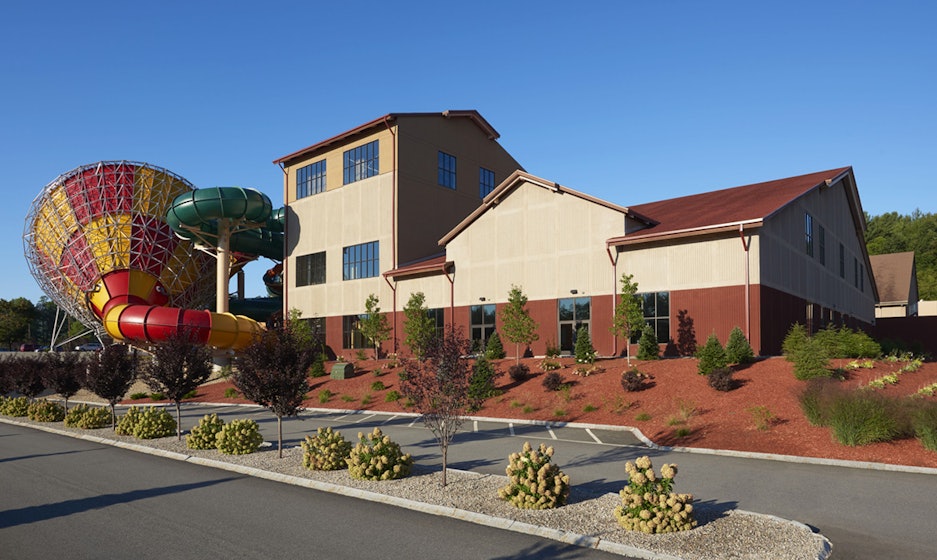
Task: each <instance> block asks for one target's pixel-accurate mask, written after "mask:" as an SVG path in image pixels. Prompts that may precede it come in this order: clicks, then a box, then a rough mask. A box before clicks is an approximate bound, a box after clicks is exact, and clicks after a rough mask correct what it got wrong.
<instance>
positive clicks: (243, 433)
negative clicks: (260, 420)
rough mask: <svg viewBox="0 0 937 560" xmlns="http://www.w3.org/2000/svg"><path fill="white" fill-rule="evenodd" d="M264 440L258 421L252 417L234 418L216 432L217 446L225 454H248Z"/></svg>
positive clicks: (255, 449)
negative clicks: (251, 418)
mask: <svg viewBox="0 0 937 560" xmlns="http://www.w3.org/2000/svg"><path fill="white" fill-rule="evenodd" d="M263 442H264V438H263V436H261V435H260V427H259V426H258V425H257V422H254V421H253V420H250V419H237V420H232V421H230V422H228V423H227V424H225V425H224V426H222V428H221V431H219V432H218V433H217V434H215V446H216V447H217V448H218V451H220V452H222V453H224V454H225V455H247V454H248V453H253V452H254V451H257V450H258V449H259V448H260V444H262V443H263Z"/></svg>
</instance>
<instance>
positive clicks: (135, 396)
mask: <svg viewBox="0 0 937 560" xmlns="http://www.w3.org/2000/svg"><path fill="white" fill-rule="evenodd" d="M147 397H149V395H148V394H146V393H131V395H130V400H132V401H138V400H140V399H145V398H147Z"/></svg>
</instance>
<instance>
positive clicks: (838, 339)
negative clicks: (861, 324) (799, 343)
mask: <svg viewBox="0 0 937 560" xmlns="http://www.w3.org/2000/svg"><path fill="white" fill-rule="evenodd" d="M814 338H816V339H817V340H819V341H820V344H821V345H822V346H823V348H824V349H825V350H826V353H827V356H829V357H830V358H877V357H878V356H879V355H880V354H881V353H882V347H881V346H880V345H879V344H878V343H877V342H875V341H874V340H872V338H871V337H870V336H869V335H867V334H866V333H864V332H862V331H854V330H852V329H850V328H849V327H846V326H843V327H840V328H839V329H837V328H836V327H834V326H833V325H828V326H827V327H826V328H823V329H820V330H819V331H818V332H817V334H815V335H814Z"/></svg>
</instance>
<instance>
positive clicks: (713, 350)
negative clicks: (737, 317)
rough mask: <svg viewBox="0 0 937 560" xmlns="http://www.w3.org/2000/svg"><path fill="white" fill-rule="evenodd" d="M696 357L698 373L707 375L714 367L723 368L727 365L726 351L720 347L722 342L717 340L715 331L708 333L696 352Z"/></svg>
mask: <svg viewBox="0 0 937 560" xmlns="http://www.w3.org/2000/svg"><path fill="white" fill-rule="evenodd" d="M697 358H699V365H698V366H697V371H698V372H699V374H700V375H709V374H710V373H712V371H713V370H714V369H717V368H724V367H726V366H727V365H729V360H728V358H726V351H725V349H724V348H723V347H722V343H721V342H719V338H718V337H717V336H716V333H712V334H710V335H709V338H707V339H706V344H704V345H703V347H702V348H700V349H699V351H698V352H697Z"/></svg>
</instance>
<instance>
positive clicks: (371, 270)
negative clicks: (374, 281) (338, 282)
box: [342, 241, 381, 280]
mask: <svg viewBox="0 0 937 560" xmlns="http://www.w3.org/2000/svg"><path fill="white" fill-rule="evenodd" d="M380 269H381V251H380V241H371V242H368V243H361V244H359V245H351V246H349V247H345V248H343V249H342V280H355V279H357V278H373V277H375V276H377V275H378V274H379V273H380Z"/></svg>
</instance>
